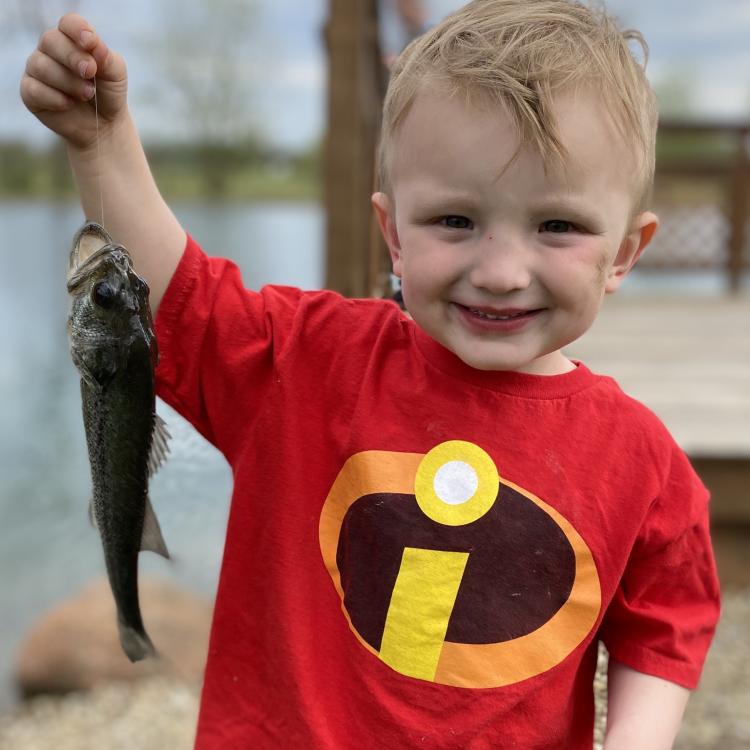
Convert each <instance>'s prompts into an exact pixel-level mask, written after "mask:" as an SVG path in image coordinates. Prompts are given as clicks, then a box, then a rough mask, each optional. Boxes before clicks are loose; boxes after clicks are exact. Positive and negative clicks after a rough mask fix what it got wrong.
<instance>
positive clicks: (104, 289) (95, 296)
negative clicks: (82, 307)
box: [91, 281, 117, 310]
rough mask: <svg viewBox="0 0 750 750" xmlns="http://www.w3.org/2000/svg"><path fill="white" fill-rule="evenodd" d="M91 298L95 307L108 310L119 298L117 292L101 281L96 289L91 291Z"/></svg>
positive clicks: (95, 286)
mask: <svg viewBox="0 0 750 750" xmlns="http://www.w3.org/2000/svg"><path fill="white" fill-rule="evenodd" d="M91 298H92V300H93V301H94V304H95V305H98V306H99V307H103V308H104V309H105V310H108V309H109V308H110V307H112V305H113V304H114V302H115V299H116V298H117V292H116V290H115V289H114V288H113V287H112V285H111V284H109V283H108V282H106V281H100V282H99V283H98V284H95V285H94V288H93V289H92V290H91Z"/></svg>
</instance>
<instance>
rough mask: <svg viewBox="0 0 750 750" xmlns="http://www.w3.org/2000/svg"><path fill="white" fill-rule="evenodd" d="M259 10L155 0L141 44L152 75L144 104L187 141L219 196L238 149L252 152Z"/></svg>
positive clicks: (233, 3) (254, 4)
mask: <svg viewBox="0 0 750 750" xmlns="http://www.w3.org/2000/svg"><path fill="white" fill-rule="evenodd" d="M259 6H260V3H259V0H192V1H191V2H190V3H185V2H183V1H182V0H160V14H161V16H162V18H163V21H164V22H163V23H160V24H157V28H159V30H160V31H159V35H158V37H157V36H153V37H151V38H147V39H144V47H145V49H144V51H145V53H146V55H147V57H148V58H149V59H150V60H151V61H152V63H151V64H152V66H153V69H154V70H155V71H158V74H157V75H154V77H153V79H152V81H151V84H150V86H148V87H147V89H146V95H145V100H146V103H147V104H148V105H149V106H151V107H152V108H154V109H156V110H157V111H158V112H159V113H160V114H161V115H162V117H165V116H166V115H168V114H171V115H172V116H173V118H174V120H175V123H176V124H179V127H180V129H181V130H182V132H183V134H184V135H185V136H186V137H187V139H188V140H190V141H191V142H193V143H194V144H195V148H196V156H197V161H198V164H197V166H198V168H199V169H200V171H201V172H202V175H203V178H204V183H205V184H206V186H207V187H208V189H209V191H210V192H211V194H213V195H221V194H222V193H223V192H225V189H226V182H227V178H228V174H229V172H230V171H231V169H232V168H234V167H236V166H237V164H236V152H237V149H238V146H239V145H240V144H246V145H247V146H248V148H247V149H246V153H256V152H257V143H258V141H259V136H258V124H257V121H256V118H255V117H254V107H253V104H254V99H255V97H254V90H255V87H256V86H257V85H258V82H257V79H258V73H257V70H258V65H257V63H258V60H259V58H260V55H259V54H258V43H259V42H258V40H259V37H260V35H259V34H258V28H259V23H260V22H259V18H260V13H259ZM174 133H175V131H174V130H173V131H172V134H173V135H174ZM232 151H234V155H233V154H232Z"/></svg>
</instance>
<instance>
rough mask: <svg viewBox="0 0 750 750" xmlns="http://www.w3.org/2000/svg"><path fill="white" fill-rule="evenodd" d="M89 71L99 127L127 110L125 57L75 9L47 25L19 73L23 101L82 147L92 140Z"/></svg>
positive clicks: (93, 133) (109, 124) (94, 133)
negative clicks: (54, 23)
mask: <svg viewBox="0 0 750 750" xmlns="http://www.w3.org/2000/svg"><path fill="white" fill-rule="evenodd" d="M94 76H96V86H97V90H96V98H97V107H98V110H99V125H100V128H105V129H106V128H108V127H111V126H112V125H113V123H115V122H116V121H117V120H118V118H119V117H121V116H123V115H125V113H126V110H127V70H126V67H125V61H124V60H123V58H122V57H121V56H120V55H118V54H117V53H116V52H113V51H112V50H110V49H109V48H108V47H107V45H106V44H104V42H102V41H101V39H99V37H98V35H97V34H96V32H95V31H94V30H93V28H92V27H91V25H90V24H89V23H88V22H87V21H86V19H85V18H82V17H81V16H79V15H76V14H75V13H69V14H67V15H65V16H63V17H62V18H61V19H60V22H59V23H58V25H57V28H55V29H48V30H47V31H45V32H44V34H42V36H41V37H40V39H39V44H38V45H37V48H36V49H35V50H34V51H33V52H32V53H31V55H30V56H29V59H28V60H27V62H26V70H25V71H24V74H23V77H22V78H21V86H20V90H21V98H22V99H23V103H24V104H25V105H26V107H27V108H28V109H29V111H30V112H32V113H33V114H34V115H36V117H38V118H39V120H41V122H42V123H44V125H46V126H47V127H48V128H49V129H50V130H52V131H54V132H55V133H57V134H58V135H60V136H62V137H63V138H64V139H65V140H66V141H67V142H68V144H69V145H70V146H71V147H73V148H77V149H81V150H86V149H88V148H90V147H92V146H93V145H94V144H95V143H96V117H95V110H94V101H93V96H94V80H93V79H94Z"/></svg>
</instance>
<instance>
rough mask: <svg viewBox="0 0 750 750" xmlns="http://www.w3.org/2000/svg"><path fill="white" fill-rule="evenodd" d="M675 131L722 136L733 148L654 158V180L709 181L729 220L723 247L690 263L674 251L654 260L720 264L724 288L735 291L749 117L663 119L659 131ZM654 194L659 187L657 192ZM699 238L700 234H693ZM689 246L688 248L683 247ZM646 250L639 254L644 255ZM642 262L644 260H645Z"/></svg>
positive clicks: (743, 254) (749, 223)
mask: <svg viewBox="0 0 750 750" xmlns="http://www.w3.org/2000/svg"><path fill="white" fill-rule="evenodd" d="M674 135H682V136H685V135H691V136H699V135H709V136H717V135H718V136H722V137H723V138H724V139H728V140H730V142H733V144H734V146H733V149H732V151H733V153H728V154H727V156H726V157H725V158H721V159H717V158H711V159H705V158H701V157H696V158H684V157H683V158H680V159H679V160H675V159H671V160H668V159H663V160H659V161H657V165H656V180H657V185H658V183H659V181H663V180H681V181H686V182H687V181H697V180H700V181H704V182H708V181H710V182H712V183H714V184H715V185H717V186H718V187H719V193H720V194H721V197H722V199H721V201H720V210H721V213H722V214H723V216H724V217H725V219H726V221H727V225H728V232H727V235H726V239H725V240H724V243H725V252H721V253H715V254H714V255H713V258H709V259H707V260H706V259H704V261H703V262H702V263H698V264H696V263H690V262H687V261H685V260H684V256H683V259H681V258H680V257H679V254H677V253H675V254H674V256H673V257H668V258H663V259H661V260H660V261H659V262H658V263H654V264H652V265H658V266H659V267H661V268H664V267H669V268H686V267H693V268H695V267H704V268H705V267H714V268H716V267H722V268H723V270H724V271H725V272H726V279H727V288H728V290H729V291H730V292H732V293H736V292H738V291H739V289H740V287H741V282H742V274H743V271H744V270H745V269H747V268H750V121H749V122H743V123H717V122H707V121H702V122H687V121H679V120H663V121H662V122H661V123H660V125H659V137H660V138H669V137H670V136H674ZM657 195H658V193H657ZM698 239H700V235H699V234H698ZM688 250H689V248H688ZM646 258H647V256H644V260H646ZM646 265H648V261H647V260H646Z"/></svg>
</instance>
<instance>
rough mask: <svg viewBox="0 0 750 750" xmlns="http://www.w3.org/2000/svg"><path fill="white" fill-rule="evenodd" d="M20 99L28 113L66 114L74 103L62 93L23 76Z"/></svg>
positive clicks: (34, 79)
mask: <svg viewBox="0 0 750 750" xmlns="http://www.w3.org/2000/svg"><path fill="white" fill-rule="evenodd" d="M21 99H23V101H24V102H25V104H26V106H27V107H28V108H29V111H30V112H33V113H34V114H37V113H38V112H67V111H68V110H69V109H70V108H71V107H73V105H74V104H75V102H74V101H73V99H71V98H70V97H69V96H67V95H66V94H63V92H62V91H59V90H57V89H54V88H52V87H51V86H48V85H47V84H46V83H42V81H39V80H38V79H36V78H32V77H31V76H28V75H25V76H24V77H23V78H22V79H21Z"/></svg>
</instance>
